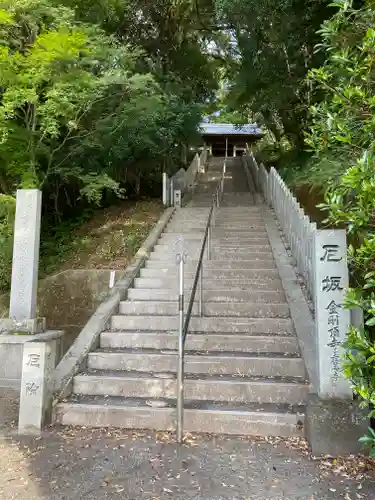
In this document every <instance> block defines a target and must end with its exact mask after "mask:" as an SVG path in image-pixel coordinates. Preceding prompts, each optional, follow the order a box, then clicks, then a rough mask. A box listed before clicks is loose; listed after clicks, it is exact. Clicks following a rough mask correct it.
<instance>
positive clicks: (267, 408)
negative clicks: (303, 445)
mask: <svg viewBox="0 0 375 500" xmlns="http://www.w3.org/2000/svg"><path fill="white" fill-rule="evenodd" d="M151 404H152V401H149V400H145V399H141V398H134V399H131V398H103V397H90V396H86V397H83V396H81V397H77V398H76V399H75V400H74V399H72V400H70V401H68V402H66V403H59V404H58V405H57V406H56V407H55V410H54V417H53V421H54V423H56V424H60V425H72V426H84V427H117V428H124V429H153V430H165V431H173V430H175V428H176V409H175V402H174V401H173V400H172V401H170V400H166V401H165V404H166V407H164V408H158V407H157V405H155V407H153V406H150V405H151ZM304 421H305V417H304V408H303V407H296V408H295V407H292V406H290V405H274V404H267V403H264V404H255V403H253V404H243V403H237V404H235V403H229V404H225V403H216V402H210V401H201V402H200V401H185V411H184V431H185V432H198V433H199V432H201V433H215V434H229V435H230V434H234V435H241V434H242V435H244V436H282V437H304Z"/></svg>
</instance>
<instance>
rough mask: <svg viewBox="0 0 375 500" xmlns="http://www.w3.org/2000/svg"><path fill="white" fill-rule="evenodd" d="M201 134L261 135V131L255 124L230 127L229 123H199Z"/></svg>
mask: <svg viewBox="0 0 375 500" xmlns="http://www.w3.org/2000/svg"><path fill="white" fill-rule="evenodd" d="M200 129H201V132H202V134H207V135H261V134H262V131H261V129H260V128H259V127H258V125H257V124H256V123H248V124H246V125H232V124H230V123H201V125H200Z"/></svg>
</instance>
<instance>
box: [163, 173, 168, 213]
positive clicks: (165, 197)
mask: <svg viewBox="0 0 375 500" xmlns="http://www.w3.org/2000/svg"><path fill="white" fill-rule="evenodd" d="M163 205H164V206H166V205H168V175H167V174H166V173H165V172H164V173H163Z"/></svg>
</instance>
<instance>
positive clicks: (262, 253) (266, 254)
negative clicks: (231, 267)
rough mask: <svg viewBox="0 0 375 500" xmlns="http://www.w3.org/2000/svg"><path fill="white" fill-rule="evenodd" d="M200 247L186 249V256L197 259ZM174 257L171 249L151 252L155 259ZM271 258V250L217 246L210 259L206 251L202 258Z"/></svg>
mask: <svg viewBox="0 0 375 500" xmlns="http://www.w3.org/2000/svg"><path fill="white" fill-rule="evenodd" d="M200 252H201V249H197V250H196V251H194V250H190V251H189V250H187V254H188V258H189V257H190V258H191V259H193V260H197V259H198V258H199V255H200ZM173 257H176V252H175V251H173V250H172V249H170V250H167V251H163V250H155V251H154V252H152V254H151V258H153V259H155V260H168V259H172V258H173ZM272 258H273V253H272V250H269V251H267V250H259V251H258V250H254V249H252V250H247V251H242V250H241V249H238V251H237V252H236V251H235V250H219V249H217V248H212V249H211V253H210V259H208V258H207V251H205V253H204V260H205V261H206V260H230V259H233V260H244V259H246V260H252V259H261V260H271V259H272Z"/></svg>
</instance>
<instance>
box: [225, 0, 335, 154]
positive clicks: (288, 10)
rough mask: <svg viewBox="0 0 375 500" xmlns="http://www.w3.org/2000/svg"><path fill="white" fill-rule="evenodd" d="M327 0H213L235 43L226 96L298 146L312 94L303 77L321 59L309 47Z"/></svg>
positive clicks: (323, 16)
mask: <svg viewBox="0 0 375 500" xmlns="http://www.w3.org/2000/svg"><path fill="white" fill-rule="evenodd" d="M327 5H328V2H327V1H326V0H318V1H317V0H309V1H308V2H306V1H305V0H282V1H280V2H276V3H275V2H274V1H271V0H257V1H254V2H247V1H245V0H235V1H233V0H216V8H217V11H218V15H219V16H220V17H221V19H223V21H224V22H226V23H227V26H228V29H230V30H232V33H233V36H234V37H235V39H236V41H237V47H238V54H237V56H236V57H235V58H233V60H232V63H231V64H230V65H229V67H228V79H230V80H231V81H232V84H231V93H230V94H229V100H230V102H231V103H232V107H237V108H240V109H242V110H243V111H244V113H245V114H247V115H249V114H250V113H253V114H257V115H258V117H259V115H260V116H261V120H262V121H263V123H264V124H265V125H266V126H268V127H269V128H270V129H271V130H272V132H273V133H274V135H275V136H276V137H277V138H280V135H281V134H282V133H284V134H286V136H287V137H288V139H289V140H290V141H291V142H292V143H293V144H294V145H295V147H296V148H297V149H303V147H304V137H303V130H304V127H305V126H306V118H307V108H308V103H309V99H310V98H311V95H310V91H309V87H308V85H307V84H306V81H305V77H306V75H307V72H308V70H309V69H310V68H312V67H314V66H316V65H317V64H318V63H319V60H320V59H321V58H322V56H321V55H320V54H316V53H315V51H314V46H315V44H316V43H317V42H318V39H319V38H318V35H317V33H316V31H317V29H318V28H319V27H320V24H321V23H322V21H323V20H324V19H326V18H327V17H329V13H330V10H329V8H328V7H327Z"/></svg>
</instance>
